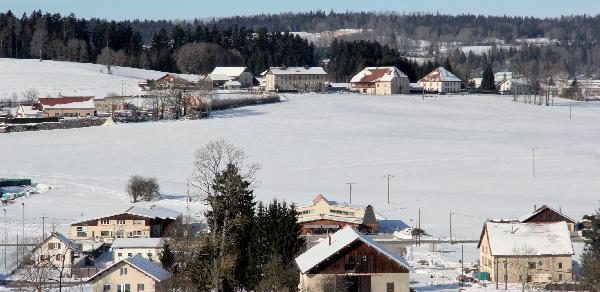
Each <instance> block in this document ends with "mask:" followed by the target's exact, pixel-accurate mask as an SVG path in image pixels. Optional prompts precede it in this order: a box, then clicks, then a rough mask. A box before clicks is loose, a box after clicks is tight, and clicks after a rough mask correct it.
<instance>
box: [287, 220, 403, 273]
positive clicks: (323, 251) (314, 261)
mask: <svg viewBox="0 0 600 292" xmlns="http://www.w3.org/2000/svg"><path fill="white" fill-rule="evenodd" d="M357 240H360V241H362V242H364V243H365V244H367V245H369V246H371V247H372V248H374V249H376V250H377V251H379V252H380V253H382V254H384V255H386V256H387V257H388V258H390V259H391V260H393V261H395V262H396V263H398V264H400V265H401V266H403V267H405V268H406V269H408V270H410V265H409V264H408V262H406V261H405V260H404V259H403V258H402V257H400V256H399V255H397V254H395V253H394V252H392V251H391V250H389V249H387V248H386V247H384V246H382V245H380V244H379V243H376V242H375V241H373V240H372V239H370V238H368V237H367V236H366V235H364V234H362V233H360V232H358V231H356V230H355V229H354V228H352V227H350V226H346V227H344V228H343V229H342V230H339V231H338V232H336V233H334V234H332V235H331V244H329V240H328V239H325V240H323V241H321V242H320V243H318V244H317V245H315V246H314V247H312V248H311V249H309V250H307V251H306V252H304V253H303V254H301V255H300V256H298V257H297V258H296V264H297V265H298V267H299V268H300V272H302V273H306V272H308V271H309V270H310V269H312V268H314V267H315V266H317V265H319V264H320V263H322V262H323V261H325V260H327V259H328V258H330V257H331V256H333V255H335V254H336V253H337V252H339V251H340V250H342V249H343V248H345V247H346V246H348V245H350V244H351V243H353V242H355V241H357Z"/></svg>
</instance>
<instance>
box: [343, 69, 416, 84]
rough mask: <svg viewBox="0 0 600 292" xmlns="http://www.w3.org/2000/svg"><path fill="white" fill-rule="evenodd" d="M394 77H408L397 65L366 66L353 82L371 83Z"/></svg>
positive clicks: (389, 79) (390, 79) (353, 78)
mask: <svg viewBox="0 0 600 292" xmlns="http://www.w3.org/2000/svg"><path fill="white" fill-rule="evenodd" d="M394 78H408V77H407V76H406V74H404V72H402V71H400V69H398V68H396V67H366V68H365V69H363V70H362V71H360V72H358V74H356V75H355V76H354V77H352V80H350V82H351V83H371V82H386V81H392V79H394Z"/></svg>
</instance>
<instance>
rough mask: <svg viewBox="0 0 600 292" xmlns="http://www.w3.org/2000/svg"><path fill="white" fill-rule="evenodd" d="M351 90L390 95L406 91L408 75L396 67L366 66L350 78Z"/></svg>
mask: <svg viewBox="0 0 600 292" xmlns="http://www.w3.org/2000/svg"><path fill="white" fill-rule="evenodd" d="M350 84H351V86H352V91H355V92H360V93H366V94H376V95H390V94H400V93H408V92H409V91H410V81H409V80H408V76H406V74H404V72H402V71H400V69H398V68H396V67H391V66H390V67H366V68H365V69H363V70H362V71H360V72H358V74H356V75H355V76H354V77H352V79H351V80H350Z"/></svg>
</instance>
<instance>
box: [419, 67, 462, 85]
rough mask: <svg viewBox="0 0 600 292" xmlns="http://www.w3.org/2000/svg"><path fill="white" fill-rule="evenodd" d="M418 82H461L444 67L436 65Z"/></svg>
mask: <svg viewBox="0 0 600 292" xmlns="http://www.w3.org/2000/svg"><path fill="white" fill-rule="evenodd" d="M419 81H420V82H440V81H441V82H461V81H462V80H460V78H458V77H456V75H454V74H452V73H451V72H450V71H448V70H446V68H444V67H438V68H436V69H434V70H433V71H431V72H430V73H429V74H427V75H425V77H423V78H421V80H419Z"/></svg>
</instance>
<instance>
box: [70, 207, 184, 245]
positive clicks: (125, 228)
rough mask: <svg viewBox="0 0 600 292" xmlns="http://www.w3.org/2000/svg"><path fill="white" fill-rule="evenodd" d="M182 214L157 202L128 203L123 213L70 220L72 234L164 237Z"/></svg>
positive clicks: (101, 237)
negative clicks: (144, 206)
mask: <svg viewBox="0 0 600 292" xmlns="http://www.w3.org/2000/svg"><path fill="white" fill-rule="evenodd" d="M181 216H182V214H181V213H180V212H178V211H174V210H171V209H167V208H163V207H159V206H152V207H150V208H141V207H130V208H129V209H127V210H125V211H124V212H122V213H117V214H113V215H107V216H102V217H98V218H93V219H87V220H84V221H80V222H76V223H73V224H71V238H72V239H74V240H76V241H81V240H98V239H99V240H104V241H108V242H112V241H113V240H114V239H115V238H130V237H133V238H150V237H166V236H170V235H172V234H173V233H174V232H175V228H176V225H177V224H179V223H180V222H181Z"/></svg>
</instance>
